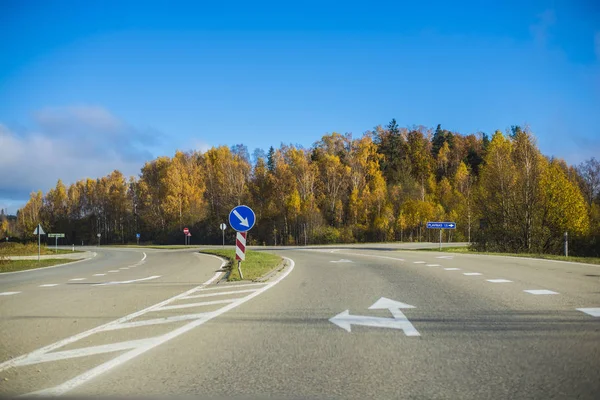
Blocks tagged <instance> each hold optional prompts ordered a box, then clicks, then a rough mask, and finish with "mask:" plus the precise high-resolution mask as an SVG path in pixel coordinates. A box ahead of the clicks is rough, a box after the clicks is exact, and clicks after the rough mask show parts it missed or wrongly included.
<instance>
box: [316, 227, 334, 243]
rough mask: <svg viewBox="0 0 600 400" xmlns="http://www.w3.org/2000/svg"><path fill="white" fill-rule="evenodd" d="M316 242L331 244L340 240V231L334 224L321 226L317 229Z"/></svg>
mask: <svg viewBox="0 0 600 400" xmlns="http://www.w3.org/2000/svg"><path fill="white" fill-rule="evenodd" d="M315 242H316V243H320V244H331V243H339V242H340V231H339V229H337V228H334V227H333V226H320V227H318V228H316V229H315Z"/></svg>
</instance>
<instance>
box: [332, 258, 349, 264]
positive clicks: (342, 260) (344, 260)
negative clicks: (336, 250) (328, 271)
mask: <svg viewBox="0 0 600 400" xmlns="http://www.w3.org/2000/svg"><path fill="white" fill-rule="evenodd" d="M329 262H332V263H352V262H354V261H352V260H346V259H345V258H342V259H341V260H337V261H329Z"/></svg>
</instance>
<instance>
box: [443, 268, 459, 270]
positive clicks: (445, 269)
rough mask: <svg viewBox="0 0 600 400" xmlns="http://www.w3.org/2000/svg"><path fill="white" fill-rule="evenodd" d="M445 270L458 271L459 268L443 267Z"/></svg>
mask: <svg viewBox="0 0 600 400" xmlns="http://www.w3.org/2000/svg"><path fill="white" fill-rule="evenodd" d="M444 270H446V271H460V268H444Z"/></svg>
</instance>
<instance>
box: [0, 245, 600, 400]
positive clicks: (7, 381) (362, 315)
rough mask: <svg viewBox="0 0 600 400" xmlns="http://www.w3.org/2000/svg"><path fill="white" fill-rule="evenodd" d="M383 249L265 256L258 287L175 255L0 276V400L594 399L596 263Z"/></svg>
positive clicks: (599, 357)
mask: <svg viewBox="0 0 600 400" xmlns="http://www.w3.org/2000/svg"><path fill="white" fill-rule="evenodd" d="M397 247H402V246H396V245H379V246H362V248H361V246H330V247H327V248H316V247H315V248H307V249H293V248H286V249H281V248H279V249H276V250H273V249H264V250H265V251H274V252H276V253H278V254H280V255H282V256H284V257H286V259H287V261H286V263H287V267H286V269H285V270H284V271H283V272H282V273H280V274H278V275H276V276H275V277H274V280H273V281H270V282H269V283H262V284H256V283H254V284H249V283H248V282H242V283H237V284H231V283H219V284H215V282H217V281H218V280H219V272H218V271H219V267H220V265H221V264H220V261H219V260H217V259H215V258H212V257H209V256H205V255H198V254H195V253H194V252H193V251H189V250H183V251H158V250H154V251H153V250H146V251H145V254H146V258H145V259H144V261H143V262H142V261H141V260H142V258H143V257H144V255H143V253H142V251H140V250H138V249H135V250H109V249H103V250H98V251H97V252H98V256H97V257H95V258H94V259H92V260H89V261H86V262H81V263H78V264H75V265H72V266H65V267H57V268H54V269H47V270H40V271H31V272H26V273H22V274H13V275H6V276H0V294H2V293H11V292H13V293H14V294H8V295H0V337H2V341H1V342H0V393H2V394H5V395H17V394H19V395H20V394H30V393H35V394H43V395H73V396H78V397H79V396H119V397H133V396H135V397H138V396H156V397H165V396H166V397H179V396H182V397H187V396H191V397H194V398H219V399H220V398H240V396H241V398H265V397H269V398H314V399H337V398H340V399H348V398H350V399H365V398H385V399H387V398H389V399H397V398H410V399H459V398H460V399H497V398H511V399H551V398H556V399H565V398H579V399H588V398H589V399H596V398H599V397H600V316H594V315H593V311H592V310H588V312H589V313H591V314H589V313H585V312H583V311H579V310H578V309H579V308H586V309H587V308H600V266H592V265H582V264H575V263H561V262H551V261H544V260H532V259H518V258H511V257H487V256H475V255H461V254H448V253H438V252H419V251H395V249H396V248H397ZM440 257H444V258H440ZM121 268H128V269H121ZM109 271H119V272H109ZM97 274H105V275H99V276H95V275H97ZM465 274H467V275H465ZM150 277H156V278H152V279H147V278H150ZM73 279H84V280H77V281H75V280H73ZM139 279H147V280H143V281H142V280H139ZM211 280H212V281H211ZM99 283H105V284H104V285H98V284H99ZM106 283H111V284H106ZM48 284H56V285H57V286H44V287H40V285H48ZM530 291H533V292H530ZM15 292H18V293H15ZM180 294H183V295H180ZM178 295H179V296H178ZM382 298H383V299H382ZM386 299H388V300H386ZM397 302H400V303H397ZM153 305H155V306H153ZM373 306H375V307H376V308H377V307H378V306H379V307H381V308H378V309H369V308H370V307H373ZM411 306H412V307H411ZM386 307H389V309H387V308H386ZM148 308H149V309H148ZM599 311H600V310H599ZM336 316H337V317H336ZM334 317H335V318H334ZM111 321H112V322H111ZM115 321H116V322H115ZM361 324H362V325H361ZM364 325H371V326H364ZM348 330H349V331H348ZM38 349H42V351H39V350H38Z"/></svg>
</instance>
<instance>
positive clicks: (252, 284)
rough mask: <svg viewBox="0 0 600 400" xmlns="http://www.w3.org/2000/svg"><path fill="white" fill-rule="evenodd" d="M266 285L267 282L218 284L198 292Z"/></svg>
mask: <svg viewBox="0 0 600 400" xmlns="http://www.w3.org/2000/svg"><path fill="white" fill-rule="evenodd" d="M264 285H267V283H244V284H241V285H217V286H215V287H209V288H204V289H199V290H198V292H204V291H205V290H221V289H235V288H239V287H248V286H264Z"/></svg>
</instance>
